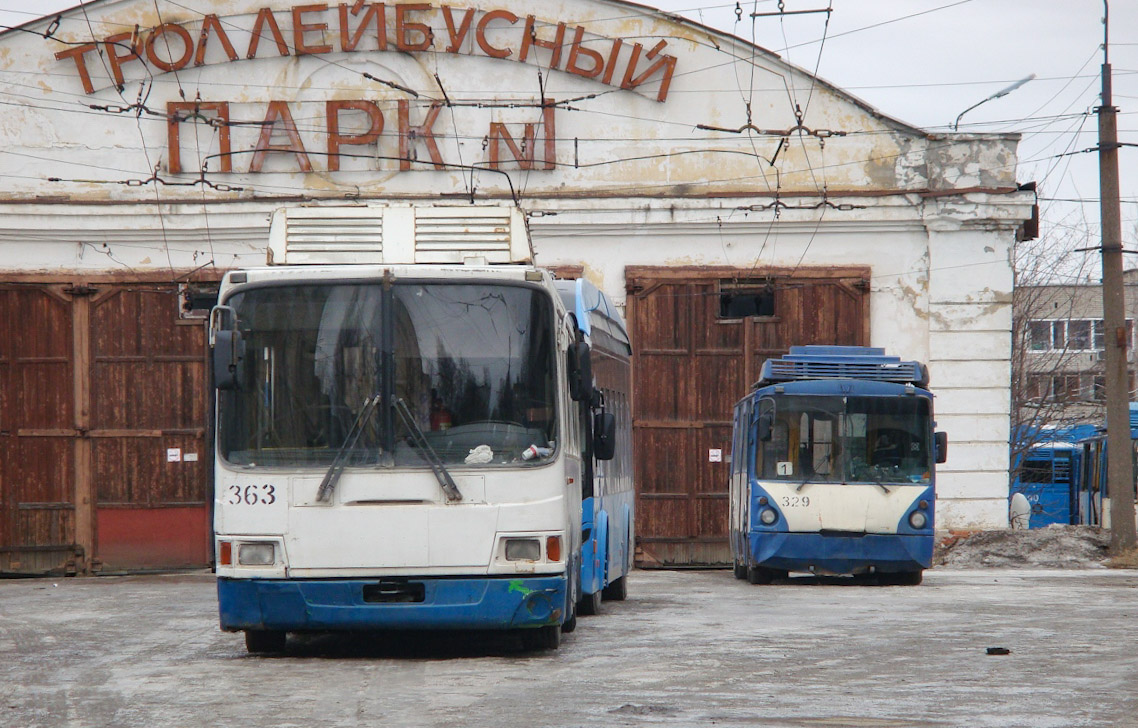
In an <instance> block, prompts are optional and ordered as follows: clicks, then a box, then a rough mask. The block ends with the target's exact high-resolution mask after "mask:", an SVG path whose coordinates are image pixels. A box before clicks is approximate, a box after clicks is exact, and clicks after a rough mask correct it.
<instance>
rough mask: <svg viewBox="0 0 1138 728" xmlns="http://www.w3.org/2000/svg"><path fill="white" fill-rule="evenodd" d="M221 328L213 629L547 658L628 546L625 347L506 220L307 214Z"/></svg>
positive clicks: (597, 308)
mask: <svg viewBox="0 0 1138 728" xmlns="http://www.w3.org/2000/svg"><path fill="white" fill-rule="evenodd" d="M270 238H271V239H270V249H269V263H270V265H269V266H267V267H265V268H258V269H248V270H242V271H236V272H230V273H228V274H226V276H225V278H224V280H223V282H222V284H221V289H220V293H219V304H218V306H217V308H215V309H214V311H213V314H212V316H211V324H210V342H211V346H212V348H213V367H212V369H213V378H214V385H215V387H216V389H217V435H216V443H217V446H216V454H215V497H214V534H215V535H214V538H215V549H216V569H217V576H218V582H217V583H218V600H219V606H220V614H221V627H222V629H224V630H227V631H244V633H245V641H246V646H247V647H248V649H249V650H250V651H251V652H268V651H277V650H281V649H283V648H284V646H285V640H286V634H287V633H288V632H301V631H326V630H414V629H449V630H466V629H471V630H474V629H479V630H481V629H489V630H518V631H519V632H518V633H519V634H520V635H521V636H522V638H523V641H524V642H525V644H526V646H527V647H529V648H531V649H549V648H556V647H557V646H558V645H559V644H560V639H561V633H562V632H569V631H571V630H572V629H573V628H574V627H575V626H576V615H577V613H578V612H580V613H593V612H595V611H596V609H597V606H598V602H599V600H600V599H601V598H602V596H607V597H609V598H614V599H621V598H623V597H624V594H625V575H626V574H627V573H628V571H629V569H630V568H631V559H632V547H633V534H632V524H633V513H632V503H633V500H632V477H631V473H632V463H631V457H632V452H631V435H630V420H629V400H628V396H629V386H630V377H629V354H630V348H629V343H628V335H627V332H626V330H625V327H624V324H623V322H622V320H621V317H620V315H619V314H618V313H617V312H616V310H615V309H614V308H613V307H612V305H611V304H610V302H609V301H608V299H607V298H606V297H605V296H604V295H603V294H602V293H601V292H600V291H598V290H597V289H596V288H594V287H592V286H590V285H588V284H587V283H585V282H583V281H582V282H576V281H564V282H561V281H559V282H555V281H554V280H553V279H552V277H551V276H550V274H549V273H548V272H547V271H545V270H542V269H540V268H537V267H534V266H533V265H532V254H531V251H530V246H529V240H528V234H527V230H526V226H525V220H524V217H523V216H522V214H521V213H520V212H519V211H518V210H515V209H511V208H505V207H479V206H470V207H463V208H455V207H432V206H375V207H372V206H361V207H351V208H327V207H313V208H299V209H289V210H282V211H280V212H278V213H277V214H276V215H274V218H273V223H272V226H271V231H270Z"/></svg>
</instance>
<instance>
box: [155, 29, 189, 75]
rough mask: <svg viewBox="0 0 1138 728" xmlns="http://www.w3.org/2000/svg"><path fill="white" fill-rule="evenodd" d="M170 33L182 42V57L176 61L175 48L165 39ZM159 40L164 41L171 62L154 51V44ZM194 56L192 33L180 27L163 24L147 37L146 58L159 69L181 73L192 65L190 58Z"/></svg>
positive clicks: (163, 45)
mask: <svg viewBox="0 0 1138 728" xmlns="http://www.w3.org/2000/svg"><path fill="white" fill-rule="evenodd" d="M168 33H173V34H174V35H176V36H178V39H179V40H181V41H182V56H181V57H180V58H178V59H177V60H174V59H175V58H176V57H177V56H175V54H174V48H173V47H171V45H170V39H169V38H167V37H165V36H166V35H167V34H168ZM159 40H161V41H162V46H161V47H162V48H164V49H165V50H166V53H168V54H169V57H170V60H166V59H164V58H162V57H161V56H159V55H158V54H157V53H156V52H155V51H154V44H155V43H157V42H158V41H159ZM193 55H194V39H193V38H192V37H191V36H190V31H188V30H186V29H185V28H183V27H182V26H180V25H174V24H173V23H163V24H162V25H159V26H158V27H157V28H155V29H154V32H152V33H151V34H150V35H148V36H147V37H146V58H147V60H149V61H150V62H151V63H153V64H154V65H155V66H157V67H158V68H160V69H162V70H163V71H180V70H182V69H183V68H185V67H186V66H187V65H189V63H190V58H192V57H193Z"/></svg>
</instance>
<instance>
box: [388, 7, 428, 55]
mask: <svg viewBox="0 0 1138 728" xmlns="http://www.w3.org/2000/svg"><path fill="white" fill-rule="evenodd" d="M430 9H431V6H430V5H428V4H427V3H407V4H405V5H396V6H395V47H396V48H398V49H399V50H401V51H405V52H411V51H425V50H427V49H428V48H430V47H431V41H432V40H433V39H434V38H433V35H434V34H433V33H432V31H431V26H429V25H427V24H426V23H411V22H408V20H407V14H408V13H414V12H423V11H427V10H430ZM414 33H418V34H419V35H420V36H421V39H420V40H419V41H418V42H416V43H412V42H411V36H412V34H414Z"/></svg>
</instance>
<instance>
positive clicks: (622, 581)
mask: <svg viewBox="0 0 1138 728" xmlns="http://www.w3.org/2000/svg"><path fill="white" fill-rule="evenodd" d="M601 596H602V597H603V598H604V599H605V601H610V602H623V601H624V600H625V599H627V598H628V580H627V579H626V578H625V577H623V576H622V577H620V578H619V579H614V580H613V581H612V583H610V584H609V585H608V586H606V587H605V588H604V589H603V590H601Z"/></svg>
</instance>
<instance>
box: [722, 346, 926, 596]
mask: <svg viewBox="0 0 1138 728" xmlns="http://www.w3.org/2000/svg"><path fill="white" fill-rule="evenodd" d="M760 376H761V379H760V381H759V382H758V383H757V384H756V385H755V389H754V391H752V392H751V393H750V394H749V395H747V396H746V397H744V398H743V399H742V400H740V401H739V403H738V404H736V405H735V420H734V422H735V425H734V431H735V437H734V443H733V456H732V464H731V471H732V472H731V484H730V497H731V509H730V519H731V520H730V540H731V551H732V554H733V556H734V561H735V576H736V577H737V578H739V579H743V578H746V579H749V580H750V581H751V583H754V584H765V583H769V582H770V581H772V580H773V579H774V578H776V577H785V576H787V574H788V573H789V572H810V573H814V574H819V575H835V574H852V575H854V576H856V577H862V578H871V577H872V578H875V579H876V580H877V581H878V582H879V583H885V584H919V583H920V582H921V577H922V573H923V571H924V569H927V568H928V567H929V566H930V565H931V562H932V554H933V528H934V518H933V515H934V511H935V504H936V485H935V463H942V462H944V459H945V456H946V454H947V448H948V440H947V437H946V436H945V434H944V433H942V432H934V426H935V424H936V423H935V422H934V421H933V395H932V393H931V392H930V391H929V390H928V384H929V378H928V370H927V369H926V368H925V367H924V365H922V364H921V363H920V362H915V361H901V360H900V359H899V358H897V357H894V356H886V355H885V351H884V350H883V349H876V348H869V347H853V346H794V347H791V349H790V353H789V354H787V355H785V356H783V357H782V358H780V359H769V360H767V361H766V362H765V363H764V364H763V368H762V371H761V375H760Z"/></svg>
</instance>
